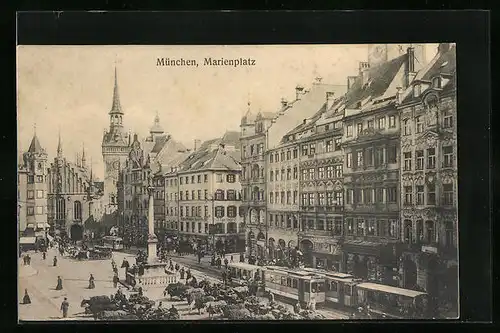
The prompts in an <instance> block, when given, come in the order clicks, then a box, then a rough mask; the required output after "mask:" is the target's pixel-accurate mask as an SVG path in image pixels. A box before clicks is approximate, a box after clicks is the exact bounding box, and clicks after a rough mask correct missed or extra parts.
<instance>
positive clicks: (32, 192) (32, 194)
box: [28, 190, 45, 199]
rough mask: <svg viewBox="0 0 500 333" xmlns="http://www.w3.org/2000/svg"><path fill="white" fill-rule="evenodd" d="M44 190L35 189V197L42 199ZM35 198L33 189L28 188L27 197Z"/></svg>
mask: <svg viewBox="0 0 500 333" xmlns="http://www.w3.org/2000/svg"><path fill="white" fill-rule="evenodd" d="M44 194H45V193H44V191H43V190H37V191H36V198H37V199H43V198H44ZM34 198H35V191H33V190H28V199H34Z"/></svg>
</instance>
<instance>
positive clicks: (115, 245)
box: [101, 236, 123, 251]
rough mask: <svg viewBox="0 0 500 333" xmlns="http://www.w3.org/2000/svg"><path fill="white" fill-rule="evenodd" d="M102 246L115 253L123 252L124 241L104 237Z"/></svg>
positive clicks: (113, 237) (114, 237)
mask: <svg viewBox="0 0 500 333" xmlns="http://www.w3.org/2000/svg"><path fill="white" fill-rule="evenodd" d="M101 246H103V247H107V248H109V249H111V250H114V251H119V250H123V239H122V238H121V237H116V236H104V237H103V238H102V239H101Z"/></svg>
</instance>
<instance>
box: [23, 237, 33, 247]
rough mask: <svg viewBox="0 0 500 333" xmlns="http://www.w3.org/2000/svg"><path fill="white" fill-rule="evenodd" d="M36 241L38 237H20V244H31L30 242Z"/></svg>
mask: <svg viewBox="0 0 500 333" xmlns="http://www.w3.org/2000/svg"><path fill="white" fill-rule="evenodd" d="M35 243H36V237H21V238H19V245H29V244H35Z"/></svg>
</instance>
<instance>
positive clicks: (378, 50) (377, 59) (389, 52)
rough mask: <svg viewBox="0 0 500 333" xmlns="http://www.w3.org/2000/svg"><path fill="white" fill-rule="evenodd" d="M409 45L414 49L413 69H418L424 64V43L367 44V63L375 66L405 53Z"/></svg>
mask: <svg viewBox="0 0 500 333" xmlns="http://www.w3.org/2000/svg"><path fill="white" fill-rule="evenodd" d="M409 47H413V49H414V55H415V69H414V70H415V71H418V70H420V69H422V67H423V66H424V65H425V64H426V59H425V45H424V44H371V45H369V46H368V63H369V64H370V67H375V66H377V65H379V64H381V63H383V62H386V61H390V60H392V59H394V58H397V57H399V56H401V55H403V54H406V52H407V50H408V48H409Z"/></svg>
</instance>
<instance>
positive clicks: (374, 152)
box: [346, 145, 398, 169]
mask: <svg viewBox="0 0 500 333" xmlns="http://www.w3.org/2000/svg"><path fill="white" fill-rule="evenodd" d="M397 154H398V153H397V147H396V145H389V146H387V147H370V148H365V149H359V150H356V151H355V152H354V157H355V158H354V159H353V153H347V154H346V167H347V168H353V169H356V168H361V167H364V166H365V167H371V166H374V167H378V166H382V165H385V164H394V163H397Z"/></svg>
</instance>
